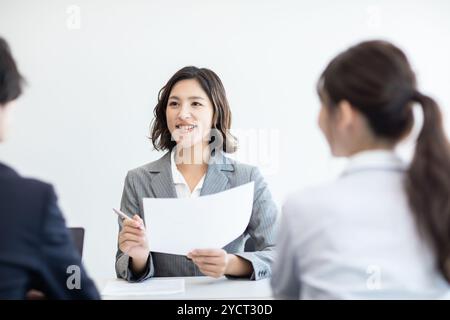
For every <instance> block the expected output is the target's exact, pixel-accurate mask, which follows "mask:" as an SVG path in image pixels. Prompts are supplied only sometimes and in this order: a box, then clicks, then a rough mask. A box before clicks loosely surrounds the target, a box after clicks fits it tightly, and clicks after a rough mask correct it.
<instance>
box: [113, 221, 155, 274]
mask: <svg viewBox="0 0 450 320" xmlns="http://www.w3.org/2000/svg"><path fill="white" fill-rule="evenodd" d="M119 249H120V251H122V252H123V253H125V254H127V255H128V256H130V257H131V258H132V265H131V269H132V270H133V272H135V273H140V272H141V271H143V270H144V268H145V265H146V263H147V259H148V255H149V252H150V249H149V246H148V241H147V235H146V231H145V226H144V221H143V220H142V219H141V218H140V217H139V216H138V215H137V214H135V215H134V216H133V218H132V219H125V220H124V221H123V225H122V230H121V231H120V233H119Z"/></svg>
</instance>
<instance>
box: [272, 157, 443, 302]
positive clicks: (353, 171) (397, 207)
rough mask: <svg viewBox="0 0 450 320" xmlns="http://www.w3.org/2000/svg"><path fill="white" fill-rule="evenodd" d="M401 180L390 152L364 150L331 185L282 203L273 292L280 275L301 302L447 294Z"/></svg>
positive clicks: (399, 167) (397, 162)
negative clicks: (287, 261) (294, 283)
mask: <svg viewBox="0 0 450 320" xmlns="http://www.w3.org/2000/svg"><path fill="white" fill-rule="evenodd" d="M404 177H405V165H404V164H402V162H401V161H400V159H399V158H397V157H396V156H395V155H394V154H393V153H391V152H386V151H375V152H374V151H372V152H364V153H361V154H358V155H357V156H355V157H354V158H353V159H351V160H350V165H349V166H348V169H347V170H346V171H345V172H344V174H343V175H342V177H341V178H340V179H338V180H337V181H335V182H334V183H332V184H329V185H326V186H322V187H318V188H312V189H309V190H307V191H304V192H301V193H298V194H295V195H294V196H293V197H291V198H290V200H288V201H287V202H286V204H285V206H284V207H283V217H282V226H281V230H280V234H281V235H280V243H278V245H279V246H278V252H279V259H280V261H279V262H278V263H277V264H276V266H275V267H274V269H275V270H274V279H273V281H272V284H273V286H274V291H275V293H276V292H277V290H278V291H279V292H280V293H283V290H284V289H283V288H282V286H283V284H284V285H286V286H287V285H288V283H289V281H288V279H283V277H289V275H290V277H291V278H295V280H294V279H291V280H292V281H295V282H297V288H291V289H289V290H290V292H296V291H298V294H299V296H298V298H306V299H321V298H324V299H372V298H374V299H377V298H379V299H436V298H442V297H443V296H444V295H445V294H448V293H449V292H450V291H449V288H450V287H449V285H448V284H447V283H446V281H445V280H444V278H443V276H442V275H441V274H440V273H439V272H438V270H437V268H436V263H435V260H436V259H435V256H434V254H433V252H432V250H431V249H430V247H429V246H428V245H427V243H426V241H425V240H424V239H423V237H421V236H420V235H419V232H418V228H417V225H416V223H415V221H414V217H413V214H412V212H411V210H410V208H409V205H408V200H407V195H406V193H405V190H404V186H403V179H404ZM288 259H293V261H292V262H291V263H286V260H288ZM281 260H285V262H284V265H285V266H286V268H285V269H286V270H283V266H282V265H280V264H283V262H282V261H281ZM283 272H284V275H282V274H281V273H283ZM277 281H278V282H279V284H277ZM285 289H286V288H285ZM289 290H287V289H286V292H288V291H289Z"/></svg>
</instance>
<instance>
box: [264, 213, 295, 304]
mask: <svg viewBox="0 0 450 320" xmlns="http://www.w3.org/2000/svg"><path fill="white" fill-rule="evenodd" d="M291 219H292V217H291V216H290V214H289V212H288V210H287V206H286V205H285V206H283V215H282V217H281V223H280V231H279V233H278V238H277V254H276V259H275V262H274V265H273V274H272V279H271V287H272V294H273V296H274V297H275V298H276V299H299V297H300V283H299V281H298V274H299V271H298V266H297V259H296V255H297V253H296V250H295V247H294V246H295V233H294V232H293V230H292V225H293V224H292V221H291ZM294 225H295V224H294Z"/></svg>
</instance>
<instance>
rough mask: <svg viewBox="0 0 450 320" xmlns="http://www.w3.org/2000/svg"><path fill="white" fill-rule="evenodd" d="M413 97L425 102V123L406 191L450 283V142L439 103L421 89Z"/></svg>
mask: <svg viewBox="0 0 450 320" xmlns="http://www.w3.org/2000/svg"><path fill="white" fill-rule="evenodd" d="M413 101H415V102H418V103H419V104H420V105H421V106H422V109H423V127H422V130H421V132H420V134H419V137H418V139H417V144H416V150H415V154H414V157H413V160H412V162H411V165H410V167H409V170H408V172H407V179H406V191H407V195H408V199H409V203H410V206H411V209H412V211H413V214H414V216H415V218H416V222H417V224H418V226H419V230H420V232H421V233H422V234H423V235H424V236H425V237H426V238H427V240H428V241H429V243H430V244H431V247H432V249H434V253H435V255H436V257H437V265H438V268H439V270H440V271H441V273H442V274H443V275H444V277H445V278H446V280H447V281H448V282H449V283H450V145H449V142H448V140H447V137H446V135H445V132H444V128H443V124H442V115H441V112H440V110H439V107H438V105H437V103H436V102H435V101H434V100H433V99H432V98H430V97H428V96H426V95H422V94H421V93H419V92H415V93H414V95H413Z"/></svg>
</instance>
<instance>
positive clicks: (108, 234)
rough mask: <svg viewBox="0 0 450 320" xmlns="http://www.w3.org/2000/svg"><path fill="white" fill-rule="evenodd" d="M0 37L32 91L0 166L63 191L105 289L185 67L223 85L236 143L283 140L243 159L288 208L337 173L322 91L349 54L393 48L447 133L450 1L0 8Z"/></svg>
mask: <svg viewBox="0 0 450 320" xmlns="http://www.w3.org/2000/svg"><path fill="white" fill-rule="evenodd" d="M71 5H75V6H76V7H75V10H77V8H78V9H79V10H80V25H79V27H80V28H77V21H76V17H75V16H74V14H76V12H75V11H73V7H72V9H71V7H70V6H71ZM0 35H1V36H3V37H5V38H6V39H7V40H8V41H9V43H10V45H11V47H12V49H13V53H14V55H15V57H16V59H17V61H18V63H19V67H20V69H21V71H22V72H23V74H24V75H25V77H26V79H27V80H28V86H27V87H26V90H25V94H24V95H23V97H22V98H21V99H20V100H19V102H18V106H17V107H18V108H17V112H16V119H15V125H14V128H13V132H12V134H11V137H10V139H9V141H8V142H7V143H5V144H3V145H1V146H0V161H2V162H6V163H8V164H10V165H13V166H14V167H15V168H16V169H17V170H19V171H20V172H21V173H22V174H24V175H28V176H34V177H37V178H40V179H43V180H46V181H49V182H51V183H53V184H54V185H55V187H56V190H57V192H58V194H59V198H60V205H61V207H62V208H63V210H64V214H65V216H66V218H67V220H68V224H69V225H70V226H84V227H85V228H86V232H87V233H86V243H85V256H84V262H85V264H86V266H87V268H88V270H89V272H90V273H91V274H92V275H93V276H94V277H95V278H96V279H97V280H98V279H103V278H107V277H112V276H114V254H115V249H116V236H117V225H116V217H115V216H114V215H113V213H112V211H111V208H112V207H113V206H118V205H119V202H120V197H121V192H122V187H123V180H124V177H125V174H126V172H127V170H129V169H131V168H134V167H137V166H139V165H142V164H144V163H147V162H149V161H152V160H155V159H157V158H158V157H160V156H161V154H158V153H157V152H155V151H152V148H151V144H150V143H149V141H148V140H147V139H146V135H147V134H148V127H149V123H150V120H151V118H152V110H153V107H154V105H155V103H156V98H157V92H158V90H159V89H160V88H161V87H162V86H163V84H164V83H165V82H166V81H167V80H168V79H169V77H170V76H171V75H172V74H173V73H174V72H175V71H176V70H178V69H179V68H181V67H183V66H185V65H196V66H205V67H209V68H211V69H213V70H214V71H216V72H217V73H218V74H219V76H220V77H221V78H222V80H223V82H224V84H225V87H226V89H227V92H228V97H229V100H230V103H231V107H232V111H233V116H234V128H235V129H238V130H237V131H236V132H243V131H242V130H244V131H245V130H250V131H251V130H253V131H251V132H253V133H258V132H260V133H261V132H262V135H261V137H260V139H258V140H256V141H253V142H252V143H253V144H252V146H254V145H255V143H256V144H257V145H258V146H259V147H260V148H259V150H262V151H261V152H262V153H263V154H267V153H266V152H267V150H268V149H267V148H266V143H265V141H266V138H265V137H266V136H264V134H265V133H266V132H267V131H269V132H271V133H274V134H275V136H274V137H275V138H276V141H278V142H276V143H271V144H270V146H269V147H270V148H269V151H270V153H269V156H266V157H259V159H255V157H249V155H254V153H251V152H250V151H251V150H252V149H251V148H252V147H246V146H245V140H246V139H245V135H244V136H242V137H244V141H243V144H244V147H243V149H242V151H241V156H242V159H243V160H244V161H247V162H252V163H257V164H259V165H260V166H261V167H262V170H263V173H265V175H266V179H267V181H268V182H269V185H270V187H271V190H272V192H273V194H274V197H275V199H276V201H277V203H278V204H279V205H281V203H282V202H283V199H284V198H285V197H286V195H287V194H288V193H290V192H291V191H293V190H295V189H297V188H301V187H305V186H308V185H310V184H315V183H318V182H321V181H324V180H326V179H330V178H332V177H334V176H335V175H336V174H337V172H338V171H339V168H340V167H341V165H342V161H336V160H332V159H331V157H330V155H329V151H328V148H327V146H326V144H325V140H324V139H323V137H322V136H321V134H320V132H319V130H318V129H317V126H316V117H317V112H318V110H319V105H318V100H317V98H316V95H315V82H316V80H317V77H318V75H319V73H320V72H321V71H322V69H323V68H324V67H325V64H326V63H327V62H328V60H329V59H331V58H332V57H333V56H334V55H335V54H337V53H338V52H339V51H341V50H343V49H345V48H346V47H348V46H349V45H351V44H354V43H356V42H358V41H361V40H364V39H372V38H382V39H387V40H391V41H394V42H395V43H396V44H398V45H399V46H400V47H401V48H403V49H404V50H405V51H406V53H407V54H408V55H409V57H410V60H411V62H412V64H413V66H414V67H415V69H416V71H417V74H418V78H419V84H420V87H421V88H422V89H423V91H424V92H426V93H429V94H431V95H433V96H435V97H436V98H437V100H438V101H439V102H440V103H441V105H442V107H443V109H444V112H445V113H446V123H448V122H449V121H450V118H449V113H448V109H447V108H449V107H450V86H449V84H450V79H449V77H450V59H449V57H450V2H449V1H447V0H442V1H412V0H405V1H365V0H352V1H350V0H347V1H331V0H329V1H325V0H320V1H308V2H307V1H279V0H277V1H275V0H272V1H262V0H248V1H243V0H232V1H231V0H226V1H225V0H223V1H214V0H195V1H191V0H190V1H186V0H185V1H182V0H180V1H167V0H164V1H163V0H160V1H136V0H135V1H119V0H96V1H93V0H91V1H87V0H71V1H66V0H40V1H32V0H29V1H25V0H0ZM258 130H259V131H258ZM263 130H265V131H263ZM277 137H278V138H277ZM410 149H411V147H409V149H408V146H407V147H405V150H406V151H405V154H406V155H407V153H408V151H407V150H410ZM23 197H24V200H25V201H26V198H27V195H26V194H24V195H23Z"/></svg>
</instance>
